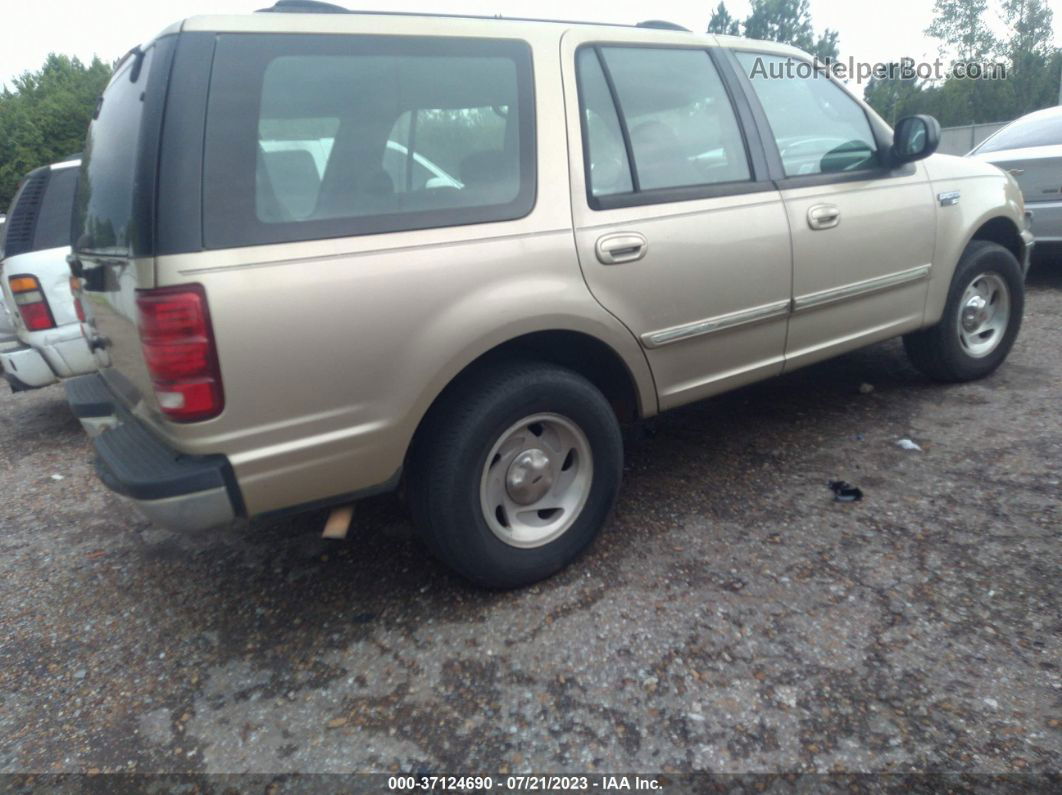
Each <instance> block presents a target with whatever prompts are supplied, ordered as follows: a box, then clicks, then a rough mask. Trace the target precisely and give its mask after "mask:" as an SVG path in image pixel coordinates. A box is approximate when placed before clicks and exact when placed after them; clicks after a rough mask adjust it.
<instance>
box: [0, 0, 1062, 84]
mask: <svg viewBox="0 0 1062 795" xmlns="http://www.w3.org/2000/svg"><path fill="white" fill-rule="evenodd" d="M271 2H272V0H168V1H167V2H158V0H32V1H31V2H27V3H24V4H23V3H18V4H15V3H9V4H7V8H6V10H5V12H4V14H3V17H2V21H0V30H2V32H3V34H2V39H0V82H5V83H10V80H11V78H12V77H15V76H17V75H19V74H21V73H22V72H24V71H26V70H34V69H37V68H39V67H40V65H41V63H43V61H44V58H45V57H46V56H47V55H48V53H49V52H58V53H65V54H68V55H76V56H77V57H79V58H81V59H82V60H83V61H88V60H91V58H92V56H93V55H99V56H100V58H103V59H104V60H107V61H110V60H113V59H114V58H117V57H118V56H120V55H122V54H123V53H124V52H126V51H127V50H128V49H129V48H130V47H132V46H133V45H135V44H139V43H141V42H143V41H145V40H147V39H150V38H151V37H152V36H154V35H155V34H156V33H158V32H159V31H160V30H162V29H163V28H165V27H166V26H167V25H169V24H170V23H171V22H174V21H176V20H178V19H182V18H184V17H189V16H195V15H197V14H211V13H213V14H225V13H245V12H248V11H253V10H255V9H257V8H261V7H263V6H265V5H270V4H271ZM338 2H339V5H346V6H348V7H350V8H363V9H369V8H385V9H387V10H391V11H424V12H434V13H446V12H451V13H471V14H488V15H490V14H501V15H502V16H533V17H542V18H553V19H584V20H593V21H602V22H624V23H631V22H638V21H640V20H643V19H650V18H651V19H667V20H670V21H672V22H677V23H679V24H680V25H685V26H686V27H688V28H690V29H691V30H696V31H703V30H704V29H705V28H706V26H707V24H708V17H709V16H710V15H711V10H712V8H714V7H715V5H716V4H717V3H718V2H719V0H636V1H632V0H373V1H372V2H366V3H356V2H345V1H344V0H338ZM1048 3H1049V5H1050V6H1051V7H1052V9H1053V10H1054V12H1055V21H1056V24H1055V31H1056V41H1058V36H1057V34H1058V31H1059V29H1060V27H1062V0H1048ZM997 4H998V2H993V3H992V5H997ZM726 5H727V8H728V9H730V12H731V14H732V15H733V16H735V17H737V18H739V19H740V18H743V17H744V16H745V15H746V14H747V13H748V7H749V3H748V0H728V2H727V4H726ZM932 6H933V4H932V2H931V0H891V2H889V3H873V4H871V3H867V2H862V1H861V2H856V1H855V0H811V16H812V20H813V22H814V24H815V29H816V31H821V30H822V29H823V28H825V27H830V28H834V29H835V30H838V31H840V34H841V56H842V57H848V56H852V57H854V58H856V59H857V60H860V61H869V62H877V61H892V60H896V59H897V58H899V57H901V56H910V57H912V58H915V59H923V58H925V57H926V56H931V57H935V56H936V47H937V45H936V43H935V42H934V41H932V40H927V39H926V38H925V36H924V35H923V34H922V31H923V30H924V29H925V27H926V25H928V24H929V21H930V18H931V16H932ZM990 22H991V23H992V24H993V25H994V26H995V27H996V28H997V29H999V28H1000V27H1001V26H1000V24H999V22H998V20H996V19H990Z"/></svg>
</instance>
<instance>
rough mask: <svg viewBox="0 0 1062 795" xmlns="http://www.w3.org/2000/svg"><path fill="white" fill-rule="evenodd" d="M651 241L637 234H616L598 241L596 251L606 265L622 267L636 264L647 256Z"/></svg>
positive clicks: (600, 238)
mask: <svg viewBox="0 0 1062 795" xmlns="http://www.w3.org/2000/svg"><path fill="white" fill-rule="evenodd" d="M648 250H649V241H648V240H646V239H645V235H641V234H638V233H637V232H616V233H615V234H611V235H605V236H604V237H599V238H598V239H597V245H595V246H594V251H595V253H596V254H597V258H598V259H599V260H600V261H601V262H602V263H603V264H605V265H620V264H622V263H624V262H635V261H636V260H640V259H641V258H642V257H644V256H645V253H646V252H647V251H648Z"/></svg>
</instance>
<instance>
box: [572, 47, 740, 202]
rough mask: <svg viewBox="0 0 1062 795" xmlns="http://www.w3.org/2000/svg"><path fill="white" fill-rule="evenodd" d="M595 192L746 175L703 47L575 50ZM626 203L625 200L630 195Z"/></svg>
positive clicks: (690, 193) (734, 127)
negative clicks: (576, 52)
mask: <svg viewBox="0 0 1062 795" xmlns="http://www.w3.org/2000/svg"><path fill="white" fill-rule="evenodd" d="M577 71H578V75H579V89H580V102H581V108H582V115H583V135H584V139H585V149H586V154H587V158H588V160H589V163H588V171H589V183H590V194H591V197H592V198H593V199H598V198H599V197H606V196H611V195H620V194H625V193H626V194H632V193H633V194H642V193H646V194H649V193H652V192H657V193H660V192H663V191H669V190H670V191H674V190H676V189H686V190H685V191H684V192H683V193H681V194H674V196H673V197H674V198H675V199H676V200H678V199H681V198H698V197H699V196H700V195H701V194H700V193H698V192H697V191H696V190H689V189H695V188H698V187H701V188H712V187H715V186H719V185H725V184H732V183H735V184H740V183H742V182H751V180H752V171H751V169H750V165H749V159H748V152H747V149H746V147H745V141H744V137H743V135H742V132H741V128H740V126H739V124H738V120H737V117H736V115H735V112H734V107H733V104H732V103H731V101H730V97H729V95H728V93H727V90H726V87H725V85H724V83H723V80H722V78H721V76H720V75H719V72H718V70H717V69H716V67H715V64H714V63H713V62H712V59H711V57H710V56H709V54H708V52H707V51H706V50H702V49H689V48H667V47H619V46H600V47H592V48H591V47H586V48H583V49H581V50H580V51H579V54H578V56H577ZM628 203H629V202H628Z"/></svg>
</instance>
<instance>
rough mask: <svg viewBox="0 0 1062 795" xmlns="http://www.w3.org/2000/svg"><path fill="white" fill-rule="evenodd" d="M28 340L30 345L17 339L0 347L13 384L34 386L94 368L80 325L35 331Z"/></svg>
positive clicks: (3, 364) (8, 375)
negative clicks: (4, 347)
mask: <svg viewBox="0 0 1062 795" xmlns="http://www.w3.org/2000/svg"><path fill="white" fill-rule="evenodd" d="M31 341H32V344H31V345H26V344H24V343H22V342H19V343H18V344H17V345H14V346H11V347H9V348H8V349H7V350H2V351H0V365H2V366H3V369H4V377H5V378H7V380H8V381H9V382H12V383H13V384H15V382H17V384H18V385H21V386H22V387H24V388H26V387H28V388H37V387H42V386H48V385H49V384H54V383H55V382H56V381H58V380H59V379H61V378H71V377H73V376H77V375H82V374H83V373H91V372H93V371H94V370H95V369H96V362H95V360H94V359H93V357H92V351H90V350H89V346H88V343H87V342H86V341H85V338H84V337H83V336H82V334H81V326H80V325H73V326H70V325H66V326H60V327H59V328H57V329H53V330H51V331H48V332H34V335H33V337H32V338H31Z"/></svg>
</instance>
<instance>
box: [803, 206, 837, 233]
mask: <svg viewBox="0 0 1062 795" xmlns="http://www.w3.org/2000/svg"><path fill="white" fill-rule="evenodd" d="M839 223H841V208H840V207H838V206H837V205H835V204H816V205H815V206H814V207H812V208H810V209H809V210H808V226H810V227H811V228H812V229H833V228H834V227H835V226H837V225H838V224H839Z"/></svg>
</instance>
